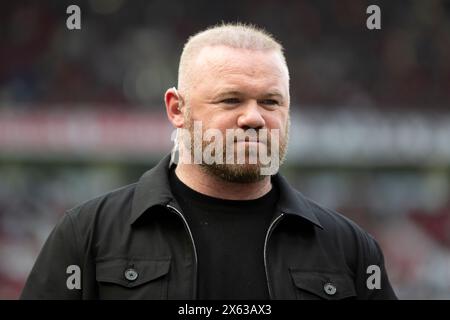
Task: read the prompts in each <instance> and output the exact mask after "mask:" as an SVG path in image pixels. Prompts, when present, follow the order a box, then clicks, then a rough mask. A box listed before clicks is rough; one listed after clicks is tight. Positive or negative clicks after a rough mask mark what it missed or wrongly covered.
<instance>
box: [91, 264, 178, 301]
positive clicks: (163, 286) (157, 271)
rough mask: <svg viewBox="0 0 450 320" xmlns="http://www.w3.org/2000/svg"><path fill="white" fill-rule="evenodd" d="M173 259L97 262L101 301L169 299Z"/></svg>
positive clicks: (97, 278)
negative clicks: (169, 282) (171, 261)
mask: <svg viewBox="0 0 450 320" xmlns="http://www.w3.org/2000/svg"><path fill="white" fill-rule="evenodd" d="M169 269H170V258H167V259H158V260H139V261H132V262H131V261H129V260H126V259H113V260H107V261H101V262H97V264H96V280H97V285H98V293H99V299H167V287H168V279H167V278H168V275H167V274H168V272H169Z"/></svg>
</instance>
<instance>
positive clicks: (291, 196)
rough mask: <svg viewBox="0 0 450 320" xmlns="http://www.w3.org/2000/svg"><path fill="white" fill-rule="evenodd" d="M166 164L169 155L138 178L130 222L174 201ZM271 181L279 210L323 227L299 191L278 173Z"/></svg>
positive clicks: (167, 164) (168, 160) (168, 163)
mask: <svg viewBox="0 0 450 320" xmlns="http://www.w3.org/2000/svg"><path fill="white" fill-rule="evenodd" d="M169 165H170V154H169V155H167V156H165V157H164V158H163V159H162V160H161V161H160V162H159V163H158V164H157V165H156V166H155V167H153V168H152V169H150V170H149V171H147V172H146V173H145V174H144V175H143V176H142V177H141V178H140V179H139V182H138V183H137V185H136V189H135V192H134V196H133V202H132V208H131V217H130V223H131V224H133V223H134V222H135V221H136V220H138V219H139V218H140V217H141V215H142V214H143V213H144V212H146V211H147V210H148V209H151V208H152V207H155V206H161V205H163V206H165V205H167V204H169V203H171V202H173V201H175V197H174V196H173V194H172V192H171V190H170V183H169ZM272 181H273V182H274V183H276V184H277V185H278V187H279V194H280V199H279V201H278V209H279V211H281V212H282V213H285V214H290V215H296V216H300V217H301V218H303V219H305V220H307V221H309V222H310V223H313V224H314V225H316V226H318V227H319V228H322V229H323V227H322V225H321V224H320V222H319V220H318V219H317V217H316V215H315V214H314V212H313V210H312V209H311V206H310V205H309V203H308V201H307V200H306V199H305V198H304V197H303V195H302V194H301V193H300V192H298V191H296V190H295V189H294V188H292V187H291V186H290V185H289V183H288V182H287V181H286V179H285V178H284V177H283V176H281V175H280V174H279V173H278V174H276V175H274V176H272Z"/></svg>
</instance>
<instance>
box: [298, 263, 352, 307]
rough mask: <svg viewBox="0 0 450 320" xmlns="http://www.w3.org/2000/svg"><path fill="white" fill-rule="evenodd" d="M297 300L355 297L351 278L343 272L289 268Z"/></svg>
mask: <svg viewBox="0 0 450 320" xmlns="http://www.w3.org/2000/svg"><path fill="white" fill-rule="evenodd" d="M290 273H291V277H292V281H293V283H294V287H295V288H294V290H295V296H296V298H297V299H299V300H319V299H326V300H342V299H352V298H353V299H354V298H356V291H355V285H354V283H353V280H352V278H351V277H350V276H349V275H347V274H345V273H327V272H311V271H303V270H302V271H299V270H293V269H291V270H290Z"/></svg>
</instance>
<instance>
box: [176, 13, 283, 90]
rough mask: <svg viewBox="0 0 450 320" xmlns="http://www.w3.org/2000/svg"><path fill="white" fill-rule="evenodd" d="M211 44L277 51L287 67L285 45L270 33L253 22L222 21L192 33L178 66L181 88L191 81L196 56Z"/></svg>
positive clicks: (179, 85)
mask: <svg viewBox="0 0 450 320" xmlns="http://www.w3.org/2000/svg"><path fill="white" fill-rule="evenodd" d="M210 46H226V47H230V48H236V49H247V50H256V51H275V52H277V53H278V54H279V55H280V56H281V58H282V60H283V62H284V64H285V66H286V69H287V65H286V58H285V56H284V49H283V46H282V45H281V44H280V43H279V42H278V41H277V40H275V38H274V37H273V36H272V35H271V34H270V33H268V32H267V31H265V30H264V29H261V28H259V27H257V26H255V25H252V24H245V23H240V22H237V23H224V22H222V23H221V24H219V25H215V26H212V27H209V28H208V29H206V30H203V31H200V32H198V33H196V34H194V35H192V36H191V37H189V39H188V40H187V42H186V43H185V45H184V47H183V52H182V53H181V57H180V64H179V67H178V87H179V88H180V89H183V87H184V86H185V85H186V84H187V83H188V82H189V78H190V76H189V75H190V73H191V70H190V69H191V68H190V67H191V65H192V64H193V62H194V61H195V58H196V56H197V55H198V54H199V52H200V51H201V50H202V49H203V48H205V47H210Z"/></svg>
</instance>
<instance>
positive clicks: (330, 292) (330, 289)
mask: <svg viewBox="0 0 450 320" xmlns="http://www.w3.org/2000/svg"><path fill="white" fill-rule="evenodd" d="M323 290H324V291H325V293H326V294H328V295H330V296H332V295H334V294H335V293H336V287H335V286H334V285H333V284H332V283H330V282H328V283H326V284H325V285H324V286H323Z"/></svg>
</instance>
